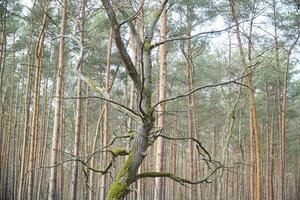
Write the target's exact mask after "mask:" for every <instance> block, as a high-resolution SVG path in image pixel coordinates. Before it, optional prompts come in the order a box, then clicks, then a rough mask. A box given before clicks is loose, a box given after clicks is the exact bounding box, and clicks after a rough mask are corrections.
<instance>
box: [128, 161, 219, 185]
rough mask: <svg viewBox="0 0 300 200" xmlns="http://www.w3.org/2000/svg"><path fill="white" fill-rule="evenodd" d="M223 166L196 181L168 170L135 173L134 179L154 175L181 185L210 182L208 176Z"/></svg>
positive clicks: (152, 176) (153, 176)
mask: <svg viewBox="0 0 300 200" xmlns="http://www.w3.org/2000/svg"><path fill="white" fill-rule="evenodd" d="M221 168H223V167H222V166H218V167H217V168H215V169H214V170H213V171H212V172H211V173H210V174H208V175H207V176H206V177H205V178H203V179H201V180H197V181H193V180H189V179H185V178H182V177H179V176H177V175H176V174H173V173H170V172H143V173H141V174H137V175H136V177H135V179H134V181H133V182H135V181H137V180H139V179H141V178H156V177H165V178H170V179H172V180H173V181H176V182H178V183H180V184H181V185H184V184H185V183H186V184H190V185H197V184H200V183H210V182H211V181H209V178H211V177H212V176H213V175H214V174H215V173H216V172H217V171H218V170H219V169H221Z"/></svg>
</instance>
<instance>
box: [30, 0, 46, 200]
mask: <svg viewBox="0 0 300 200" xmlns="http://www.w3.org/2000/svg"><path fill="white" fill-rule="evenodd" d="M49 3H50V0H49V1H46V2H45V5H44V14H43V19H42V24H41V30H40V32H39V35H38V38H37V43H36V47H35V82H34V103H33V113H32V125H31V126H32V129H31V140H30V155H29V169H33V168H34V166H35V155H36V140H37V138H36V134H37V129H38V114H39V96H40V84H41V68H42V55H43V48H44V37H45V28H46V21H47V14H46V13H47V12H48V6H49ZM34 174H35V173H34V171H30V172H29V174H28V199H32V198H33V187H34V185H33V184H34Z"/></svg>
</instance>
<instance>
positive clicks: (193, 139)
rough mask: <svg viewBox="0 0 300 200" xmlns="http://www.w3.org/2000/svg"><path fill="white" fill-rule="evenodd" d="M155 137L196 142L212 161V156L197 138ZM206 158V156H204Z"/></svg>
mask: <svg viewBox="0 0 300 200" xmlns="http://www.w3.org/2000/svg"><path fill="white" fill-rule="evenodd" d="M155 137H162V138H164V139H168V140H192V141H194V142H196V143H197V144H198V147H200V148H201V149H202V150H203V151H204V152H205V154H206V155H207V156H208V158H209V161H211V156H210V154H209V153H208V151H207V150H206V149H205V148H204V147H203V145H202V144H201V142H200V141H199V140H197V139H196V138H193V137H168V136H166V135H161V134H159V135H157V136H155ZM204 157H205V156H204Z"/></svg>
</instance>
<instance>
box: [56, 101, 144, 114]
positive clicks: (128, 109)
mask: <svg viewBox="0 0 300 200" xmlns="http://www.w3.org/2000/svg"><path fill="white" fill-rule="evenodd" d="M54 98H61V99H65V100H68V99H101V100H104V101H107V102H109V103H111V104H114V105H116V106H118V107H121V108H123V109H122V110H121V112H123V113H124V111H123V110H124V109H125V110H127V111H129V112H130V113H132V114H133V115H135V116H137V117H141V116H140V115H139V114H138V113H137V112H136V111H134V110H132V109H131V108H128V107H127V106H124V105H123V104H120V103H118V102H116V101H113V100H111V99H107V98H105V97H101V96H85V97H57V96H54ZM117 110H119V109H117ZM125 114H126V113H125Z"/></svg>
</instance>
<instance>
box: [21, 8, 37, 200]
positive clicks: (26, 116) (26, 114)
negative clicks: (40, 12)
mask: <svg viewBox="0 0 300 200" xmlns="http://www.w3.org/2000/svg"><path fill="white" fill-rule="evenodd" d="M34 7H35V4H33V6H32V9H34ZM34 21H35V18H34V15H33V14H32V18H31V28H30V35H29V41H28V47H27V51H28V52H27V63H28V71H27V83H26V92H25V100H24V125H23V126H24V128H23V137H22V154H21V166H20V176H19V179H20V183H19V188H18V197H17V198H18V200H21V199H22V196H23V195H22V192H23V184H24V178H23V176H24V171H25V163H26V162H25V160H26V156H25V155H26V146H27V137H28V135H27V134H28V128H29V127H28V126H29V115H30V111H29V107H30V98H29V97H30V93H31V92H30V85H31V71H32V53H31V46H32V33H33V26H34Z"/></svg>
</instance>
